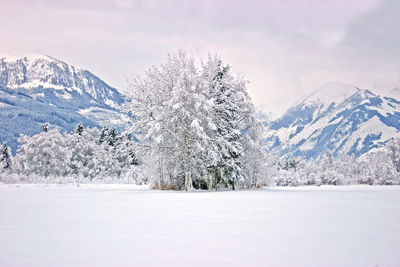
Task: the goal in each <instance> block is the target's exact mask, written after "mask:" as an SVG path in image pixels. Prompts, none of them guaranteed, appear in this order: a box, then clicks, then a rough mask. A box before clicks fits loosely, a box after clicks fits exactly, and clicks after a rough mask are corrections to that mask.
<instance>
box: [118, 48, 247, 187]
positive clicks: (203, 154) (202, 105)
mask: <svg viewBox="0 0 400 267" xmlns="http://www.w3.org/2000/svg"><path fill="white" fill-rule="evenodd" d="M129 89H130V90H129V92H128V96H129V97H130V98H131V101H128V102H127V103H126V104H125V110H126V111H127V112H131V113H133V114H135V115H136V120H135V121H134V127H132V128H129V129H128V131H129V132H136V133H140V135H139V139H140V145H141V146H142V148H147V149H148V151H147V152H148V153H151V154H152V156H153V157H154V158H157V159H158V160H157V161H158V169H159V174H160V175H159V184H162V183H163V181H164V180H165V179H166V180H169V181H170V182H172V183H174V184H175V185H176V186H178V187H180V188H185V189H186V190H188V189H190V188H191V187H192V184H197V186H198V187H200V184H202V183H204V182H206V183H207V184H208V185H210V186H211V183H210V182H209V181H208V180H209V179H208V178H207V177H213V179H214V185H215V186H216V180H217V178H221V179H220V181H218V183H220V182H221V183H225V184H227V185H228V184H230V185H231V187H232V188H233V189H234V188H235V184H236V183H237V181H238V180H239V179H240V178H241V177H242V176H243V171H242V166H241V165H242V162H241V161H240V157H241V156H242V154H243V146H242V143H241V141H242V137H243V134H245V131H246V129H247V127H246V126H247V125H246V118H245V116H247V115H248V114H247V113H248V112H252V110H253V109H252V108H253V107H252V104H251V100H250V98H249V97H248V95H247V93H246V87H245V82H244V81H242V80H240V79H239V80H237V79H234V78H233V77H232V75H231V74H230V73H229V67H228V66H223V64H222V63H221V61H220V60H218V59H217V58H210V59H209V61H208V62H207V63H206V64H204V65H203V68H202V69H201V70H199V69H198V68H197V67H196V66H195V63H194V59H193V58H189V57H188V56H187V55H186V54H185V53H184V52H179V53H177V54H176V55H170V56H169V57H168V61H167V63H165V64H163V65H161V66H159V67H152V68H150V69H149V70H148V71H147V72H146V73H145V76H144V77H143V78H139V77H137V78H135V79H133V80H132V81H131V83H130V88H129ZM144 150H146V149H142V151H144ZM193 181H194V183H193Z"/></svg>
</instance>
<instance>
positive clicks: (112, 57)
mask: <svg viewBox="0 0 400 267" xmlns="http://www.w3.org/2000/svg"><path fill="white" fill-rule="evenodd" d="M0 14H1V15H0V53H8V54H14V55H20V56H21V55H24V54H27V53H31V52H35V53H41V54H46V55H49V56H52V57H55V58H58V59H61V60H63V61H65V62H67V63H70V64H72V65H75V66H77V67H82V68H85V69H88V70H90V71H91V72H93V73H94V74H96V75H98V76H99V77H100V78H102V79H103V80H104V81H106V82H107V83H109V84H110V85H112V86H114V87H116V88H118V89H121V90H123V89H124V88H126V86H127V82H126V79H127V78H129V77H133V76H135V75H142V74H143V72H144V71H145V70H146V69H147V68H148V67H150V66H151V65H153V64H159V63H162V62H164V61H165V60H166V56H167V54H168V53H169V52H175V51H177V50H178V49H182V50H185V51H187V52H188V53H190V54H191V55H193V56H195V57H198V58H204V57H205V56H206V55H207V54H208V53H217V54H219V55H220V56H221V57H222V58H223V59H224V61H225V62H226V63H228V64H230V65H231V66H232V68H233V70H234V71H236V72H238V73H241V74H243V75H244V76H245V77H246V79H247V80H249V81H250V84H249V87H248V88H249V92H250V95H251V96H252V98H253V100H254V102H255V103H256V104H257V105H262V106H263V108H264V110H266V111H269V112H273V113H275V114H278V113H280V112H282V111H284V110H285V109H286V108H288V107H289V106H290V105H292V104H293V103H294V102H295V101H296V100H298V99H299V98H300V97H302V96H303V95H305V94H307V93H309V92H310V91H312V90H313V89H315V88H316V87H319V86H321V85H323V84H324V83H327V82H331V81H340V82H344V83H350V84H354V85H356V86H358V87H362V88H368V89H371V90H376V91H379V92H382V91H384V90H389V89H392V88H394V87H399V85H400V15H399V14H400V1H397V0H387V1H386V0H330V1H329V0H276V1H272V0H269V1H267V0H265V1H257V0H247V1H238V0H230V1H229V0H221V1H209V0H198V1H192V0H186V1H184V0H174V1H167V0H164V1H162V0H160V1H155V0H154V1H153V0H136V1H128V0H109V1H106V0H97V1H96V0H79V1H64V0H60V1H57V0H36V1H32V0H26V1H24V0H21V1H10V0H0Z"/></svg>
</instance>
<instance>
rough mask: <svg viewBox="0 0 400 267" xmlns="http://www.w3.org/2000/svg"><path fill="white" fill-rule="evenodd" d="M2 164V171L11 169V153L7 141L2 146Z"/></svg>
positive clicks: (0, 170) (0, 162)
mask: <svg viewBox="0 0 400 267" xmlns="http://www.w3.org/2000/svg"><path fill="white" fill-rule="evenodd" d="M0 164H1V165H0V173H2V172H10V171H11V153H10V148H9V147H8V146H7V143H4V144H2V146H1V154H0Z"/></svg>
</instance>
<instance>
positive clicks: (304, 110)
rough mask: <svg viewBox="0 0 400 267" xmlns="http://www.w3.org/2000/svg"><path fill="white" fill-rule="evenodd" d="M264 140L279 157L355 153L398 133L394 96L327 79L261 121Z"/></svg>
mask: <svg viewBox="0 0 400 267" xmlns="http://www.w3.org/2000/svg"><path fill="white" fill-rule="evenodd" d="M267 130H268V131H267V134H266V137H265V139H264V145H265V147H266V149H267V150H268V151H271V152H275V153H278V154H279V155H281V156H301V157H304V158H318V157H320V156H321V155H322V154H323V153H325V152H326V151H327V150H330V151H332V152H333V154H334V155H335V156H337V155H342V154H349V155H354V156H356V157H359V156H360V155H362V154H364V153H367V152H369V151H371V150H372V149H375V148H378V147H381V146H383V145H384V144H385V143H386V142H387V141H388V140H390V139H391V138H393V137H396V136H400V101H398V100H397V99H394V98H392V97H385V96H380V95H377V94H375V93H373V92H371V91H369V90H363V89H360V88H357V87H355V86H352V85H347V84H342V83H329V84H326V85H324V86H322V87H320V88H318V89H317V90H315V91H314V92H313V93H312V94H310V95H309V96H307V97H305V98H303V99H302V100H300V101H299V102H298V103H297V104H295V105H294V106H293V107H291V108H290V109H289V110H288V111H287V112H286V113H285V114H284V115H283V116H282V117H280V118H279V119H277V120H274V121H271V122H269V123H267Z"/></svg>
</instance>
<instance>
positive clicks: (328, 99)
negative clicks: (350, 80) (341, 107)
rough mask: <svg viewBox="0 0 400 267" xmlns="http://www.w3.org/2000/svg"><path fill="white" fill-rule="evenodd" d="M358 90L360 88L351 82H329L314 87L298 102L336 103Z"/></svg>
mask: <svg viewBox="0 0 400 267" xmlns="http://www.w3.org/2000/svg"><path fill="white" fill-rule="evenodd" d="M360 90H361V89H359V88H358V87H356V86H354V85H351V84H346V83H340V82H330V83H326V84H324V85H322V86H320V87H318V88H316V89H315V90H314V91H313V92H312V93H311V94H309V95H308V96H306V97H304V98H303V99H302V100H301V101H300V103H304V102H305V103H313V102H317V103H322V104H330V103H332V102H335V103H338V102H341V101H343V99H345V98H347V97H349V96H352V95H353V94H355V93H357V92H359V91H360Z"/></svg>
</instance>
